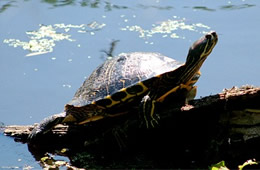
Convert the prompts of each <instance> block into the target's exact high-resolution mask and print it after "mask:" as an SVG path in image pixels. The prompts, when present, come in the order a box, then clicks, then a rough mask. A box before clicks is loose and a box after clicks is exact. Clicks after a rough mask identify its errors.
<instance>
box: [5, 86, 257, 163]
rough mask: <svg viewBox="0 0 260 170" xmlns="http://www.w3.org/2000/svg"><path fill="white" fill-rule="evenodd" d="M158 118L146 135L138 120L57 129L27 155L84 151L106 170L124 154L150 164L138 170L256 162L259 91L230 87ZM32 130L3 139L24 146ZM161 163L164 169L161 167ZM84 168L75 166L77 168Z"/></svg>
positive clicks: (14, 130)
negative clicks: (148, 161)
mask: <svg viewBox="0 0 260 170" xmlns="http://www.w3.org/2000/svg"><path fill="white" fill-rule="evenodd" d="M133 112H134V111H133ZM159 112H160V117H161V119H160V122H159V126H158V127H155V128H153V129H148V130H147V129H144V128H140V126H139V123H140V122H139V121H138V120H139V119H138V118H139V117H138V114H129V115H125V116H121V117H119V118H111V119H106V120H102V121H97V122H93V123H91V124H89V125H88V126H69V127H68V126H64V125H58V126H56V127H55V128H54V129H53V130H52V132H51V133H49V134H46V135H45V136H43V137H42V138H41V139H39V141H38V142H36V143H33V144H31V145H29V146H30V147H29V149H30V148H31V151H32V152H35V151H38V150H39V148H41V150H42V148H44V149H45V150H48V151H50V150H57V147H58V148H60V149H62V148H64V147H66V148H70V151H71V152H70V154H68V156H69V157H70V158H71V160H74V159H75V155H77V154H76V153H78V152H81V151H82V150H84V151H86V150H87V152H88V154H89V153H92V156H93V155H94V156H95V158H97V157H98V158H99V159H101V157H102V163H104V164H105V167H109V166H108V164H109V163H108V162H109V161H108V162H107V161H104V159H103V158H104V157H106V158H108V160H110V159H109V158H111V159H112V158H113V161H114V160H115V159H114V158H115V157H117V156H118V155H122V154H121V153H122V150H123V152H126V153H127V155H128V158H129V153H130V155H132V156H133V157H134V158H135V159H131V160H130V161H129V160H128V161H126V162H128V163H129V162H131V161H134V160H136V159H139V160H140V159H141V160H143V161H144V162H146V161H147V160H152V161H151V162H150V163H151V165H150V166H145V165H144V164H142V166H138V168H156V167H159V168H172V167H174V168H180V167H181V168H183V167H184V168H193V167H204V168H205V165H210V163H211V162H212V163H214V162H215V163H216V162H217V161H221V160H228V161H229V162H228V163H229V166H231V167H232V166H237V165H238V164H239V163H242V162H243V161H246V160H247V159H251V158H256V159H257V158H258V160H260V147H259V142H260V87H252V86H243V87H241V88H237V87H233V88H231V89H225V90H224V91H223V92H221V93H219V94H216V95H211V96H207V97H203V98H201V99H196V100H193V101H191V103H190V105H186V106H183V107H172V106H170V105H163V106H161V109H160V110H159ZM32 127H33V126H7V127H6V128H5V131H4V133H5V134H6V135H8V136H12V137H14V138H15V139H19V141H22V142H26V139H27V136H28V134H29V133H30V131H31V130H32ZM82 148H84V149H82ZM116 150H118V152H117V151H116ZM140 153H141V154H140ZM97 155H99V156H100V155H102V156H100V157H99V156H97ZM104 155H105V156H104ZM111 155H113V156H112V157H111ZM115 155H117V156H115ZM168 155H171V157H170V158H169V156H168ZM81 157H82V155H81ZM88 157H89V155H88ZM133 157H132V158H133ZM99 159H97V160H99ZM77 160H79V159H77ZM106 160H107V159H106ZM119 160H120V159H119ZM160 160H163V161H160ZM91 161H92V162H93V160H91ZM82 162H84V161H82ZM162 162H167V164H166V165H165V164H164V165H163V166H162ZM110 163H111V162H110ZM114 163H115V162H114ZM146 163H147V162H146ZM119 164H120V163H119ZM183 165H186V166H183ZM82 166H83V165H82V164H80V163H79V167H82ZM83 167H84V166H83ZM122 167H124V166H122ZM235 168H236V167H235Z"/></svg>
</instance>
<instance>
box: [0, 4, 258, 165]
mask: <svg viewBox="0 0 260 170" xmlns="http://www.w3.org/2000/svg"><path fill="white" fill-rule="evenodd" d="M259 11H260V1H258V0H231V1H227V0H220V1H210V0H197V1H191V0H185V1H172V0H164V1H160V0H140V1H132V0H121V1H116V0H111V1H109V0H107V1H99V0H92V1H91V0H86V1H84V0H75V1H74V0H70V1H59V0H57V1H44V0H42V1H36V0H24V1H23V0H17V1H16V0H1V1H0V51H1V55H0V81H1V83H0V94H1V98H0V115H1V119H0V122H2V123H4V124H5V125H11V124H19V125H23V124H33V123H35V122H39V121H40V120H42V119H43V118H44V117H46V116H49V115H51V114H54V113H59V112H61V111H62V110H63V106H64V104H66V103H67V102H68V101H69V100H70V99H71V98H72V96H73V94H74V93H75V91H76V90H77V88H78V87H80V85H81V83H82V82H83V81H84V79H85V78H86V77H87V76H88V75H89V74H90V73H91V72H92V71H93V69H94V68H96V67H97V66H98V65H99V64H101V63H102V62H103V61H104V59H105V57H106V55H105V53H104V52H102V51H104V50H108V49H109V47H110V43H111V42H112V41H113V40H120V41H119V42H118V43H117V45H116V47H115V50H114V55H117V54H119V53H121V52H134V51H149V52H160V53H162V54H164V55H167V56H169V57H173V58H175V59H176V60H179V61H183V62H184V61H185V59H186V55H187V51H188V48H189V46H190V45H191V44H192V42H194V41H195V40H197V39H198V38H199V37H201V36H202V35H203V34H204V33H205V32H208V31H210V30H216V31H217V33H218V34H219V42H218V44H217V46H216V47H215V49H214V51H213V52H212V54H211V55H210V56H209V57H208V59H207V61H206V62H205V63H204V65H203V67H202V69H201V72H202V77H201V78H200V80H199V82H198V83H197V85H198V87H199V88H198V94H197V97H200V96H206V95H209V94H215V93H218V92H220V91H221V90H222V89H223V88H231V87H232V86H234V85H235V86H241V85H244V84H252V85H256V86H257V85H258V86H259V85H260V79H259V77H260V56H259V48H260V33H259V30H260V12H259ZM27 166H31V167H35V168H39V165H38V164H37V163H36V162H35V160H34V158H33V157H32V156H31V155H30V153H29V151H28V150H27V146H26V145H23V144H20V143H15V142H14V141H13V140H12V139H11V138H8V137H5V136H3V135H2V134H1V135H0V169H1V168H23V167H27Z"/></svg>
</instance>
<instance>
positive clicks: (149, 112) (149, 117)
mask: <svg viewBox="0 0 260 170" xmlns="http://www.w3.org/2000/svg"><path fill="white" fill-rule="evenodd" d="M155 105H156V101H155V100H153V99H152V98H151V97H150V96H149V95H146V96H144V97H143V99H142V101H141V106H140V110H139V113H140V116H141V119H143V121H142V123H143V124H145V126H146V127H147V128H154V127H155V126H157V125H158V124H159V123H158V121H159V119H160V117H159V115H157V114H155Z"/></svg>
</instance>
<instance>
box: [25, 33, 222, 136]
mask: <svg viewBox="0 0 260 170" xmlns="http://www.w3.org/2000/svg"><path fill="white" fill-rule="evenodd" d="M217 41H218V36H217V33H216V32H215V31H210V32H208V33H206V34H205V35H204V36H202V37H201V38H200V39H199V40H197V41H195V42H194V43H193V45H192V46H191V47H190V49H189V52H188V55H187V58H186V62H185V63H182V62H179V61H176V60H174V59H172V58H170V57H167V56H164V55H162V54H160V53H154V52H131V53H121V54H119V55H118V56H115V57H113V58H111V59H108V60H106V61H105V62H104V63H103V64H102V65H100V66H99V67H97V68H96V69H95V70H94V71H93V72H92V74H91V75H90V76H89V77H88V78H87V79H86V80H85V81H84V83H83V84H82V86H81V87H80V88H79V89H78V90H77V91H76V93H75V95H74V97H73V98H72V100H71V101H70V102H68V103H67V104H66V105H65V109H64V111H63V112H62V113H60V114H56V115H53V116H50V117H47V118H45V119H44V120H43V121H42V122H41V123H39V124H38V125H37V126H36V127H35V128H34V129H33V130H32V132H31V134H30V135H29V139H33V138H35V137H36V136H37V135H39V134H44V133H47V132H48V131H49V130H51V129H52V128H53V127H54V126H55V125H57V124H74V125H87V124H88V123H89V122H93V121H99V120H101V119H105V118H108V117H110V118H113V117H118V116H121V115H125V114H128V113H129V111H128V110H129V108H130V107H137V108H139V109H138V112H139V114H140V115H141V116H140V117H141V121H140V122H143V124H144V125H145V126H146V127H147V128H152V127H154V126H156V125H157V124H159V119H160V114H159V113H158V112H157V111H156V108H157V106H158V105H157V104H158V103H164V102H165V100H166V99H167V100H169V101H176V100H174V99H177V100H179V98H182V99H185V101H189V100H191V99H193V98H194V97H195V95H196V91H197V90H196V89H197V87H196V86H194V84H195V83H196V82H197V80H198V79H199V77H200V71H199V70H200V67H201V66H202V64H203V62H204V61H205V59H206V58H207V56H208V55H209V54H210V53H211V52H212V50H213V48H214V47H215V45H216V43H217Z"/></svg>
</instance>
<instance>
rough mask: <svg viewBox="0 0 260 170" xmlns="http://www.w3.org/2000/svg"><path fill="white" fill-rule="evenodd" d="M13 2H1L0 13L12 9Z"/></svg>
mask: <svg viewBox="0 0 260 170" xmlns="http://www.w3.org/2000/svg"><path fill="white" fill-rule="evenodd" d="M14 2H15V1H7V2H5V1H2V2H0V6H1V7H0V13H2V12H4V11H6V10H7V9H8V8H10V7H13V6H14V5H13V3H14ZM1 3H4V4H3V5H1Z"/></svg>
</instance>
